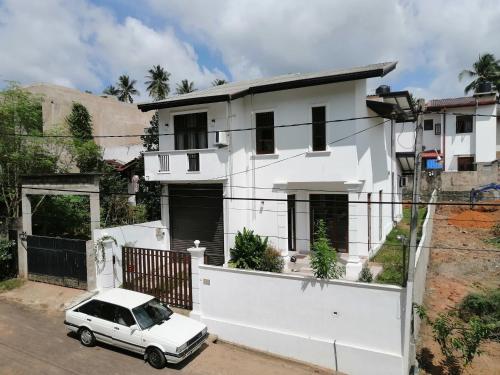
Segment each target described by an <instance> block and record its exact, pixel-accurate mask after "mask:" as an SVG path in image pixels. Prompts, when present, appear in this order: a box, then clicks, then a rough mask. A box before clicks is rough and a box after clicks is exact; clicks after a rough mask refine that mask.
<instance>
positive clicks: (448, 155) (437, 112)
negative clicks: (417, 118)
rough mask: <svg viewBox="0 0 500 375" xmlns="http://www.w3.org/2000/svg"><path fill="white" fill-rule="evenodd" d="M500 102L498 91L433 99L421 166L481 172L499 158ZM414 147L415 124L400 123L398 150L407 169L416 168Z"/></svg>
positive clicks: (425, 117)
mask: <svg viewBox="0 0 500 375" xmlns="http://www.w3.org/2000/svg"><path fill="white" fill-rule="evenodd" d="M497 103H498V101H497V93H496V92H491V91H490V90H488V91H487V92H479V93H476V94H475V95H474V96H469V97H461V98H450V99H434V100H430V101H429V102H428V103H427V104H426V114H425V115H424V124H423V127H424V129H423V146H424V148H425V150H424V152H423V153H422V159H423V164H422V168H423V169H424V170H436V169H437V170H443V171H445V172H461V171H476V170H478V171H479V170H481V169H482V168H483V167H484V166H489V165H491V163H492V162H494V161H496V160H497V151H499V150H500V132H499V130H500V129H499V126H500V121H497V118H496V116H495V115H496V114H497V113H498V110H499V108H498V104H497ZM414 147H415V124H414V123H402V124H398V126H397V131H396V151H397V153H398V158H399V160H400V162H401V165H402V167H403V169H404V170H405V171H406V172H411V171H412V169H413V161H412V160H413V157H412V153H413V152H414ZM438 156H439V157H438ZM408 159H410V161H409V162H408ZM438 159H441V160H438ZM491 182H494V181H491Z"/></svg>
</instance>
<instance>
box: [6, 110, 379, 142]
mask: <svg viewBox="0 0 500 375" xmlns="http://www.w3.org/2000/svg"><path fill="white" fill-rule="evenodd" d="M380 117H381V116H360V117H350V118H343V119H335V120H325V121H321V123H326V124H334V123H341V122H346V121H356V120H369V119H373V118H380ZM307 125H313V122H298V123H291V124H281V125H264V126H259V130H260V129H266V128H267V129H280V128H291V127H296V126H307ZM256 129H257V128H255V127H246V128H237V129H226V130H208V131H207V134H211V133H234V132H244V131H252V130H256ZM0 135H4V136H12V137H32V138H76V137H75V136H73V135H62V134H53V135H51V134H19V133H0ZM156 136H175V133H157V134H147V133H144V134H110V135H92V136H89V139H90V138H132V137H156Z"/></svg>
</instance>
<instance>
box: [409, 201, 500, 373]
mask: <svg viewBox="0 0 500 375" xmlns="http://www.w3.org/2000/svg"><path fill="white" fill-rule="evenodd" d="M499 222H500V209H491V208H490V207H488V208H486V207H478V208H475V209H474V210H473V211H471V210H469V209H468V207H466V206H440V207H438V209H437V210H436V214H435V221H434V229H433V237H432V247H433V248H432V249H431V255H430V262H429V269H428V273H427V283H426V291H425V296H424V305H425V307H426V309H427V312H428V314H429V316H430V317H431V318H434V317H435V316H436V315H437V314H438V313H440V312H444V311H445V310H449V309H454V308H455V307H456V306H457V304H458V303H460V301H461V300H462V299H463V298H464V297H465V296H466V295H467V294H468V293H470V292H479V291H482V290H485V289H489V288H499V287H500V248H499V247H497V246H495V245H494V244H490V243H486V242H484V240H485V239H488V238H491V237H493V235H492V234H491V227H492V226H493V225H494V224H496V223H499ZM448 248H454V249H453V250H452V249H448ZM467 249H475V250H474V251H472V250H467ZM481 349H482V350H483V353H482V354H481V355H480V356H479V357H476V358H475V359H474V361H473V362H472V365H471V366H469V367H467V368H466V369H465V371H464V372H463V373H464V374H475V375H477V374H500V344H499V343H495V342H487V343H486V344H484V345H483V346H482V348H481ZM417 353H420V355H421V358H420V366H421V367H422V368H423V371H422V372H421V373H423V374H449V373H450V372H449V371H448V368H447V367H446V366H444V365H443V364H442V361H443V358H444V357H443V356H442V354H441V351H440V349H439V346H438V344H437V343H436V342H435V341H434V339H433V337H432V330H431V328H430V327H429V326H428V325H427V324H426V323H422V328H421V331H420V338H419V343H418V347H417Z"/></svg>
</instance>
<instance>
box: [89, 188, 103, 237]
mask: <svg viewBox="0 0 500 375" xmlns="http://www.w3.org/2000/svg"><path fill="white" fill-rule="evenodd" d="M89 198H90V231H91V232H92V231H93V230H94V229H99V228H100V227H101V205H100V203H99V194H98V193H91V194H89Z"/></svg>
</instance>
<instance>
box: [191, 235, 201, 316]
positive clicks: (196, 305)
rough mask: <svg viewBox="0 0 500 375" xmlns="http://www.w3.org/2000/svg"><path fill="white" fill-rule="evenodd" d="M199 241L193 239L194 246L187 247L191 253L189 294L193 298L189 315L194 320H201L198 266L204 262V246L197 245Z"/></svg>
mask: <svg viewBox="0 0 500 375" xmlns="http://www.w3.org/2000/svg"><path fill="white" fill-rule="evenodd" d="M197 245H199V241H195V246H196V247H190V248H189V249H187V251H188V252H189V254H191V281H192V283H191V285H192V287H191V296H192V300H193V309H192V310H191V312H190V313H189V316H190V317H191V318H193V319H196V320H201V300H200V297H201V296H200V294H201V293H200V283H201V280H200V268H199V266H200V265H202V264H205V248H204V247H198V246H197Z"/></svg>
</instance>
